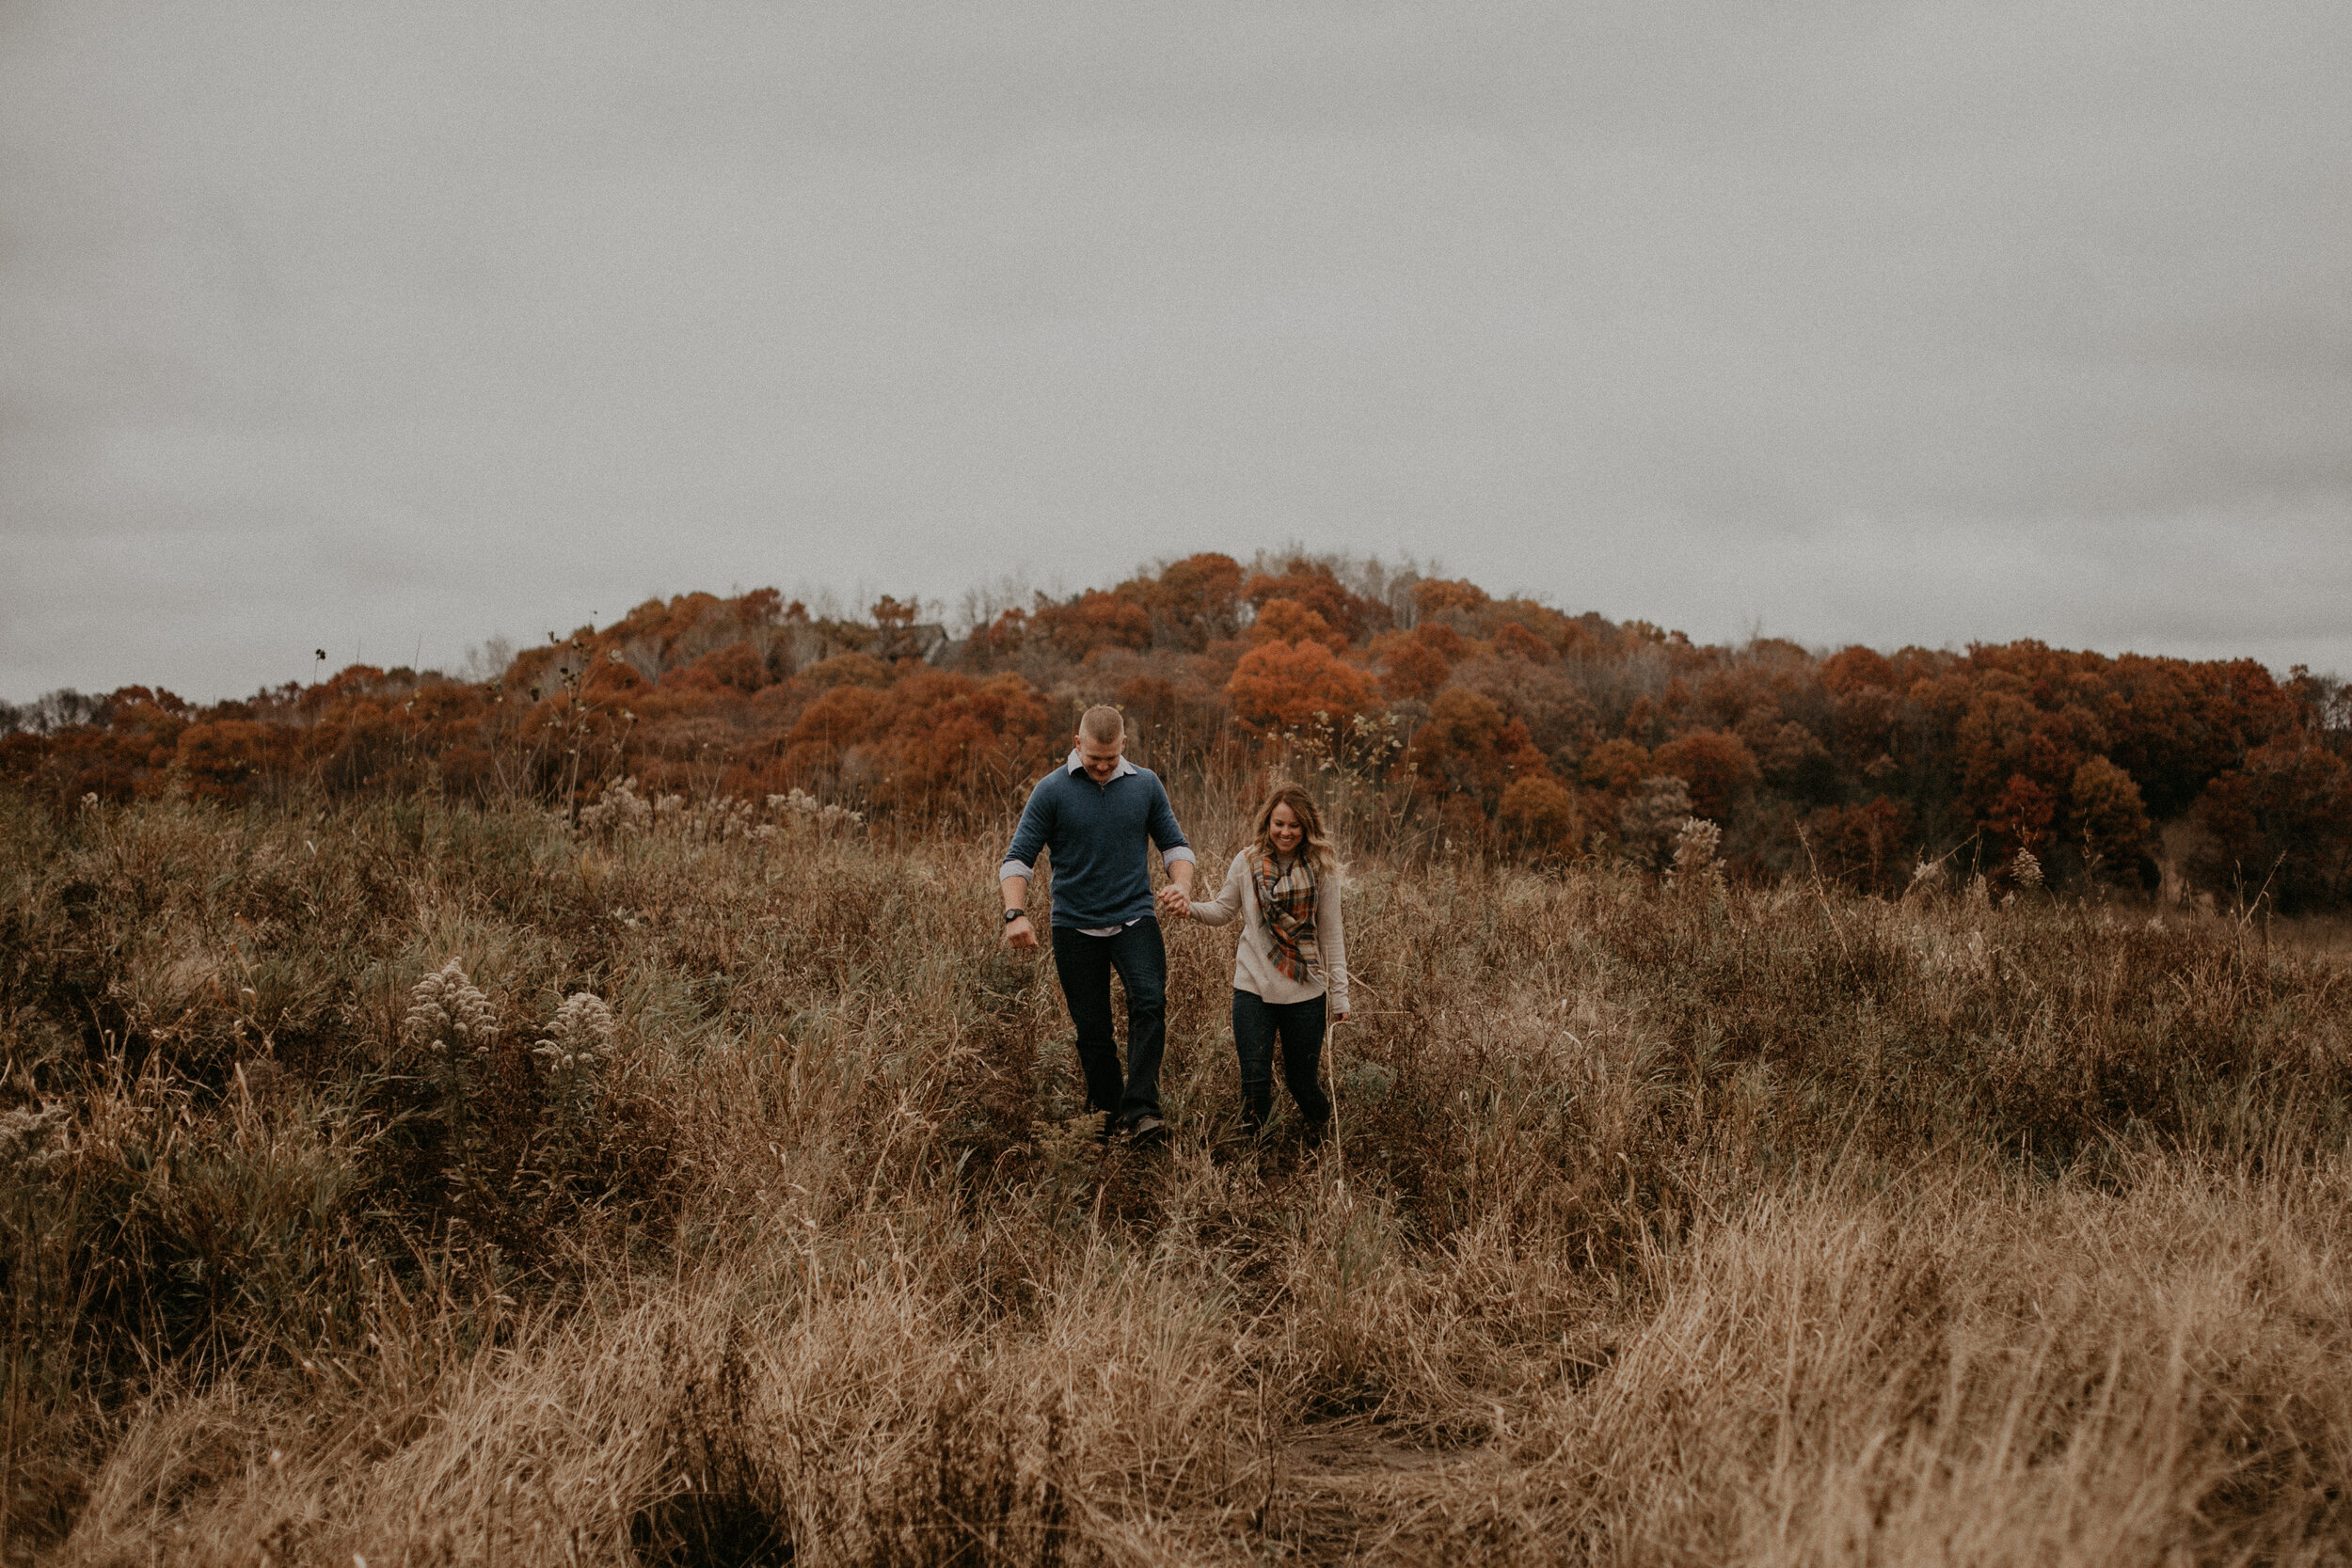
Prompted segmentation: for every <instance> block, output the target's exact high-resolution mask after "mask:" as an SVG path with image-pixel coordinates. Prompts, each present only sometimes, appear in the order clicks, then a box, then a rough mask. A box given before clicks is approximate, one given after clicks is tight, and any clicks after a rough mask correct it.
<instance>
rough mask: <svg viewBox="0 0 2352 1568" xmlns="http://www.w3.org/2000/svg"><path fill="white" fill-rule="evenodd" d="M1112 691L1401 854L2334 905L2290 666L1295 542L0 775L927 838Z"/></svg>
mask: <svg viewBox="0 0 2352 1568" xmlns="http://www.w3.org/2000/svg"><path fill="white" fill-rule="evenodd" d="M1093 702H1110V703H1114V704H1117V705H1120V707H1122V708H1123V709H1124V710H1125V711H1126V712H1127V713H1128V715H1129V717H1130V720H1131V722H1132V723H1133V725H1134V727H1135V728H1136V731H1137V732H1138V740H1137V751H1138V753H1139V754H1140V755H1143V756H1144V757H1145V758H1146V759H1147V760H1149V761H1151V762H1152V764H1153V765H1154V766H1156V767H1159V768H1162V769H1163V770H1166V771H1178V772H1182V771H1184V770H1186V769H1209V770H1214V769H1218V768H1226V769H1233V768H1240V769H1245V770H1246V769H1248V768H1253V767H1256V766H1259V765H1262V764H1263V763H1264V762H1266V761H1268V760H1269V759H1270V758H1273V757H1275V756H1278V755H1279V756H1280V757H1282V758H1284V759H1286V761H1285V765H1286V766H1289V767H1292V768H1301V767H1311V768H1319V769H1324V770H1329V771H1337V772H1341V773H1343V774H1344V775H1345V776H1346V777H1347V778H1349V779H1350V780H1351V781H1356V782H1359V783H1360V784H1363V785H1365V786H1367V787H1369V788H1371V789H1372V790H1374V791H1375V792H1377V795H1378V798H1379V799H1380V800H1381V801H1382V804H1383V810H1382V811H1381V812H1380V813H1379V814H1376V815H1377V816H1378V819H1379V821H1380V822H1381V823H1382V824H1383V825H1384V830H1385V831H1387V832H1392V833H1397V834H1404V835H1416V834H1417V835H1422V836H1423V837H1425V838H1427V839H1429V840H1432V841H1438V840H1442V841H1443V842H1447V843H1450V844H1452V845H1453V846H1454V847H1456V848H1458V849H1465V850H1470V849H1474V850H1481V851H1485V852H1487V853H1490V854H1497V855H1507V856H1513V857H1525V858H1531V859H1549V860H1558V859H1573V858H1580V857H1593V858H1596V859H1598V860H1603V861H1613V862H1615V861H1626V862H1631V863H1635V864H1638V865H1644V866H1648V867H1652V868H1655V867H1657V866H1658V865H1660V864H1661V863H1662V860H1663V857H1664V856H1665V855H1667V854H1668V853H1669V852H1670V848H1671V843H1672V838H1673V834H1674V832H1675V831H1676V829H1677V826H1678V824H1679V823H1680V822H1682V821H1683V820H1684V819H1686V818H1688V817H1690V816H1698V817H1703V818H1707V819H1709V820H1712V821H1713V822H1715V823H1717V824H1718V825H1719V826H1720V827H1721V829H1722V830H1723V835H1724V836H1723V844H1724V854H1725V857H1726V860H1727V863H1728V864H1729V866H1730V868H1731V870H1732V872H1733V874H1734V875H1735V876H1745V877H1749V878H1772V877H1776V876H1779V875H1782V874H1785V873H1788V872H1792V871H1802V872H1804V873H1806V874H1808V875H1810V874H1813V873H1816V872H1818V874H1819V875H1820V877H1822V878H1823V879H1827V880H1835V881H1837V882H1841V883H1844V884H1847V885H1849V886H1851V887H1854V888H1856V889H1860V890H1864V891H1877V892H1889V891H1896V890H1899V889H1900V888H1902V887H1903V886H1905V885H1907V884H1908V883H1909V882H1910V881H1911V880H1912V879H1914V878H1915V877H1917V876H1920V875H1923V874H1924V875H1927V876H1931V877H1932V876H1938V875H1953V876H1962V877H1965V876H1968V875H1972V874H1974V873H1977V872H1983V873H1985V874H1987V875H1989V876H1990V877H1992V878H1993V879H1994V881H1995V882H1996V883H1997V882H1998V881H1999V880H2001V879H2003V878H2010V879H2014V878H2015V877H2017V876H2018V875H2019V874H2020V873H2022V874H2023V875H2024V876H2025V877H2026V879H2033V878H2034V877H2036V876H2037V875H2038V876H2041V877H2044V878H2046V879H2049V880H2050V881H2052V882H2053V883H2056V884H2058V885H2090V884H2097V885H2101V886H2105V887H2108V888H2115V889H2122V890H2136V891H2144V892H2147V893H2151V894H2154V893H2159V892H2160V893H2162V894H2164V895H2167V896H2170V897H2180V896H2184V895H2193V894H2196V893H2199V892H2203V893H2208V894H2214V895H2221V896H2224V897H2230V896H2241V897H2248V898H2251V897H2254V896H2256V895H2259V894H2261V893H2262V892H2263V891H2264V890H2265V889H2266V890H2267V893H2268V895H2269V896H2270V897H2271V898H2272V899H2273V900H2275V901H2276V902H2277V903H2278V904H2279V905H2280V907H2282V908H2287V909H2295V908H2316V907H2327V906H2333V905H2337V904H2340V903H2342V902H2343V901H2344V898H2345V897H2346V896H2347V895H2352V703H2348V702H2347V698H2346V693H2345V690H2344V688H2343V687H2342V686H2341V685H2340V684H2339V683H2338V682H2337V681H2335V680H2333V679H2331V678H2328V677H2324V676H2317V675H2313V674H2312V673H2310V672H2308V671H2306V670H2302V669H2299V668H2298V669H2296V670H2295V671H2293V672H2291V673H2289V674H2288V676H2287V678H2285V679H2284V680H2280V679H2278V678H2276V677H2275V676H2274V675H2273V674H2272V673H2271V672H2270V671H2268V670H2267V669H2265V667H2264V666H2263V665H2261V664H2260V663H2258V662H2256V661H2254V660H2251V659H2239V660H2232V661H2192V660H2185V659H2178V658H2162V657H2142V656H2139V655H2135V654H2128V653H2126V654H2123V655H2121V656H2117V657H2108V656H2106V655H2102V654H2097V653H2090V652H2076V651H2069V650H2064V649H2057V648H2051V647H2047V646H2045V645H2043V644H2042V643H2040V642H2036V641H2020V642H2010V643H2005V644H1975V645H1972V646H1970V647H1969V648H1968V649H1967V650H1966V651H1964V652H1952V651H1949V650H1931V649H1924V648H1916V647H1907V648H1903V649H1900V650H1898V651H1894V652H1891V653H1887V652H1881V651H1878V650H1874V649H1870V648H1866V647H1849V648H1845V649H1842V650H1840V651H1838V652H1836V653H1833V654H1830V655H1827V656H1826V657H1822V656H1818V655H1817V654H1816V653H1814V652H1812V651H1809V650H1807V649H1805V648H1803V647H1800V646H1798V645H1796V644H1794V643H1792V642H1788V641H1777V640H1756V641H1749V642H1747V643H1745V644H1743V645H1739V646H1726V645H1713V644H1703V643H1696V642H1693V641H1691V640H1690V639H1688V638H1687V637H1685V636H1683V635H1682V634H1680V633H1678V632H1673V631H1667V630H1662V629H1661V628H1660V627H1658V626H1652V625H1649V624H1648V623H1645V622H1641V621H1625V622H1613V621H1610V620H1607V619H1605V618H1603V617H1602V616H1600V615H1597V614H1592V613H1585V614H1569V613H1566V612H1565V611H1563V610H1558V609H1555V608H1553V607H1551V606H1549V605H1546V604H1542V603H1538V602H1535V601H1532V600H1529V599H1524V598H1500V597H1496V596H1494V595H1493V594H1489V593H1487V592H1486V590H1484V589H1482V588H1480V587H1479V586H1477V585H1476V584H1474V583H1470V582H1468V581H1461V580H1448V579H1441V578H1430V577H1423V576H1422V575H1420V574H1418V573H1415V572H1411V571H1404V572H1398V571H1391V570H1388V569H1384V568H1383V567H1382V566H1381V565H1380V564H1379V563H1378V562H1355V561H1347V560H1341V559H1334V558H1327V557H1324V558H1318V557H1309V556H1303V555H1290V556H1265V555H1261V556H1260V557H1259V558H1258V560H1257V561H1256V562H1254V564H1252V565H1251V566H1248V567H1245V566H1244V565H1243V564H1242V563H1240V562H1237V561H1235V560H1233V559H1232V558H1230V557H1227V556H1223V555H1216V554H1203V555H1194V556H1190V557H1187V558H1185V559H1184V560H1181V561H1175V562H1168V563H1165V564H1163V565H1161V566H1160V567H1158V568H1157V569H1156V570H1153V571H1151V572H1149V573H1143V574H1138V575H1137V576H1136V577H1134V578H1129V579H1128V580H1127V581H1124V582H1121V583H1120V584H1118V585H1117V586H1115V587H1112V588H1107V589H1089V590H1087V591H1085V592H1082V593H1079V594H1074V595H1072V596H1070V597H1068V598H1056V597H1052V596H1049V595H1046V594H1037V595H1035V596H1034V602H1033V603H1031V604H1028V605H1025V606H1016V607H1012V608H1006V609H1003V610H1000V611H998V612H996V613H994V614H993V616H979V617H976V618H975V619H974V623H973V625H972V626H970V627H969V628H968V630H967V634H966V635H965V636H963V637H961V638H951V637H949V636H948V635H947V633H946V629H945V628H944V627H941V626H936V625H927V624H923V623H922V622H921V621H920V612H919V610H917V609H916V608H915V607H914V605H912V604H902V603H900V602H898V600H896V599H894V598H890V597H884V598H883V599H882V600H881V601H880V602H879V603H878V604H876V605H875V606H873V607H872V609H871V610H870V611H869V613H868V614H867V615H866V617H865V618H863V619H851V618H847V617H839V616H834V617H824V616H813V615H811V613H810V612H809V610H808V609H807V608H806V607H805V606H804V605H803V604H800V603H797V602H796V603H787V602H786V601H785V599H784V597H783V595H782V594H779V593H778V592H777V591H775V590H773V589H760V590H757V591H755V592H752V593H748V594H741V595H739V596H736V597H732V598H722V597H717V596H714V595H711V594H684V595H680V596H678V597H675V598H673V599H670V600H668V601H666V602H664V601H660V600H653V601H648V602H647V603H645V604H644V605H641V606H639V607H638V608H637V609H636V610H633V611H631V612H630V613H629V614H628V616H627V617H626V618H625V619H623V620H621V621H619V622H617V623H615V624H613V625H611V626H604V627H602V628H596V627H593V626H588V627H582V628H580V630H578V631H576V632H574V633H572V634H571V635H570V636H569V637H564V636H560V635H556V634H550V635H549V638H548V641H547V643H546V644H545V645H542V646H539V647H534V648H532V649H529V650H526V651H525V652H523V653H522V654H520V655H519V656H516V657H513V658H512V660H511V662H509V663H508V664H507V665H506V667H505V669H504V671H503V673H501V674H499V675H498V676H497V677H496V678H493V679H489V680H485V681H466V680H458V679H452V678H449V677H446V676H443V675H440V674H438V673H432V672H423V673H420V672H416V671H411V670H406V669H395V670H383V669H378V668H375V667H373V666H365V665H355V666H353V667H351V668H348V669H345V670H343V671H342V672H341V673H337V674H335V675H333V676H332V677H331V678H327V679H325V680H322V681H320V682H319V683H317V684H315V685H310V686H307V687H305V686H297V685H292V684H290V685H288V686H286V687H282V688H278V689H273V690H268V691H263V692H262V693H260V694H258V695H256V696H255V697H253V698H252V699H250V700H247V701H241V702H228V703H220V704H215V705H209V706H198V705H190V704H187V703H184V702H182V701H180V700H179V699H177V698H176V697H174V696H172V695H171V694H170V693H169V692H168V691H166V690H163V689H154V688H147V687H130V688H125V689H121V690H119V691H116V692H113V693H111V694H109V695H107V696H105V697H103V698H92V697H81V696H77V695H76V694H74V693H71V692H60V693H55V694H52V695H51V696H50V697H47V698H43V699H41V700H40V701H38V702H36V703H33V704H30V705H24V706H22V707H12V708H0V729H5V730H6V731H8V733H7V734H5V735H0V777H8V778H14V779H17V780H21V781H24V783H26V784H30V785H32V786H33V787H35V788H36V789H37V790H39V791H41V792H45V793H48V794H50V795H52V796H53V797H54V798H57V799H62V800H78V799H82V798H85V797H89V796H95V797H97V798H98V799H99V800H108V801H122V800H132V799H135V798H139V797H145V796H155V795H161V794H167V793H170V792H173V791H184V792H185V793H187V794H188V795H190V796H193V797H197V798H201V799H212V800H221V801H224V802H230V803H236V802H242V801H245V800H250V799H253V798H255V797H257V796H259V797H266V798H275V797H278V796H279V795H282V794H283V793H284V792H285V791H286V790H287V789H288V788H290V787H291V786H294V785H295V784H310V785H312V786H315V787H319V788H323V789H325V790H326V791H327V792H329V793H330V794H335V795H342V796H349V795H356V794H367V793H372V792H383V791H406V790H411V789H415V788H418V787H430V788H435V789H438V790H440V791H442V792H445V793H447V794H448V795H450V796H452V797H453V798H455V799H459V800H493V799H495V800H518V799H530V800H539V801H542V802H544V803H548V804H552V805H555V806H558V807H561V808H562V809H564V811H566V812H567V813H570V814H575V815H577V814H579V813H580V812H583V811H586V812H590V813H593V814H595V815H594V816H593V817H592V820H607V821H611V822H612V823H614V824H616V825H617V826H619V827H621V828H624V829H625V828H627V827H628V826H629V825H630V823H631V822H632V821H633V820H635V819H636V816H638V815H640V814H649V813H652V812H655V811H679V810H688V809H695V808H701V809H705V810H706V811H707V810H709V809H711V808H712V807H713V806H714V803H716V802H723V801H734V802H739V804H737V805H735V806H732V807H729V808H728V809H725V810H723V811H719V812H718V813H717V815H716V816H714V817H713V821H714V822H716V823H717V824H718V825H719V826H718V830H717V831H722V832H756V831H758V829H759V827H761V826H762V825H770V826H772V823H771V822H769V821H768V820H767V819H768V818H771V817H772V816H775V815H776V814H777V813H780V812H785V811H789V810H791V809H793V808H794V807H795V806H796V805H797V806H799V807H801V808H804V809H818V808H820V807H821V806H823V805H832V806H834V807H836V808H838V809H840V810H847V811H856V812H860V813H862V814H865V815H866V817H867V818H868V819H869V820H871V821H873V822H874V823H876V824H878V825H879V824H883V823H901V824H903V823H922V822H928V821H930V820H933V819H935V818H937V817H938V816H941V815H942V814H951V815H952V814H957V813H961V812H964V811H967V810H969V809H970V808H972V807H973V806H975V805H984V806H985V807H986V809H989V810H994V809H996V808H997V807H998V806H1000V805H1001V803H1002V800H1004V798H1005V797H1006V796H1007V794H1008V793H1009V792H1011V791H1015V790H1017V789H1019V788H1020V787H1022V786H1023V785H1024V784H1025V783H1026V782H1027V781H1028V780H1029V779H1031V778H1034V777H1035V776H1036V775H1037V774H1038V773H1039V772H1041V770H1042V769H1043V768H1045V767H1046V766H1048V765H1049V764H1050V762H1051V761H1052V759H1053V758H1055V757H1056V756H1057V755H1059V754H1060V752H1061V749H1062V747H1063V746H1064V745H1065V744H1066V736H1068V734H1069V733H1070V730H1071V728H1072V720H1073V715H1074V712H1075V710H1077V709H1078V708H1079V707H1081V706H1083V705H1086V704H1089V703H1093ZM795 792H798V794H797V795H796V794H795ZM1359 831H1362V830H1359ZM2021 852H2022V854H2023V855H2024V856H2025V857H2026V858H2025V859H2023V860H2021V859H2020V856H2021ZM1923 867H1924V868H1926V869H1925V870H1924V872H1923Z"/></svg>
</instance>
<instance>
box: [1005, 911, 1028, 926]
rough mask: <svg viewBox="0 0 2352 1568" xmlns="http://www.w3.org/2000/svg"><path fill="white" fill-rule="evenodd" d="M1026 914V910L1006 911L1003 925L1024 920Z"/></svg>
mask: <svg viewBox="0 0 2352 1568" xmlns="http://www.w3.org/2000/svg"><path fill="white" fill-rule="evenodd" d="M1028 912H1029V911H1026V910H1007V911H1005V924H1006V925H1008V926H1009V925H1011V924H1012V923H1013V922H1014V921H1016V920H1021V919H1025V917H1026V916H1027V915H1028Z"/></svg>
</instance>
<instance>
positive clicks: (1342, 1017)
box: [1331, 1007, 1347, 1023]
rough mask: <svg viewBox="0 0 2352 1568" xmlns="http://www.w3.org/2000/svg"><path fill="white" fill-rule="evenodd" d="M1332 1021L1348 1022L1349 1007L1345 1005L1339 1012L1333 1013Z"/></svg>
mask: <svg viewBox="0 0 2352 1568" xmlns="http://www.w3.org/2000/svg"><path fill="white" fill-rule="evenodd" d="M1331 1022H1334V1023H1345V1022H1347V1009H1346V1008H1345V1007H1342V1008H1341V1009H1340V1010H1339V1011H1338V1012H1335V1013H1333V1014H1332V1015H1331Z"/></svg>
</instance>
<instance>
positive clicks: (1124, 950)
mask: <svg viewBox="0 0 2352 1568" xmlns="http://www.w3.org/2000/svg"><path fill="white" fill-rule="evenodd" d="M1054 969H1055V972H1056V974H1058V975H1059V976H1060V978H1061V997H1062V1000H1063V1001H1064V1002H1065V1003H1067V1004H1069V1006H1070V1022H1073V1023H1074V1024H1076V1025H1077V1026H1078V1066H1079V1068H1080V1069H1082V1070H1083V1071H1084V1072H1085V1073H1086V1079H1087V1103H1088V1104H1089V1106H1091V1107H1092V1108H1093V1109H1095V1110H1098V1111H1112V1112H1116V1113H1117V1114H1118V1116H1119V1119H1120V1120H1121V1121H1125V1122H1133V1121H1134V1120H1135V1119H1136V1117H1156V1116H1158V1115H1159V1114H1160V1053H1161V1052H1162V1051H1163V1050H1165V1049H1166V1047H1167V1044H1168V947H1167V945H1166V944H1165V943H1164V942H1161V941H1160V923H1159V921H1158V920H1157V919H1155V918H1153V917H1152V916H1151V915H1146V916H1144V917H1143V918H1142V919H1141V920H1138V921H1136V923H1135V924H1134V925H1132V926H1130V927H1127V928H1126V929H1124V930H1122V931H1120V933H1119V934H1118V935H1117V936H1115V937H1090V936H1088V935H1087V934H1086V933H1085V932H1084V931H1075V930H1073V929H1071V928H1070V927H1067V926H1057V927H1054ZM1114 970H1116V971H1117V972H1118V974H1119V983H1120V985H1121V986H1123V987H1125V988H1126V991H1127V1071H1126V1073H1125V1075H1124V1077H1123V1078H1122V1076H1121V1075H1120V1070H1119V1037H1118V1036H1117V1035H1116V1034H1115V1033H1113V1032H1112V1021H1111V973H1112V971H1114Z"/></svg>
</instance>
